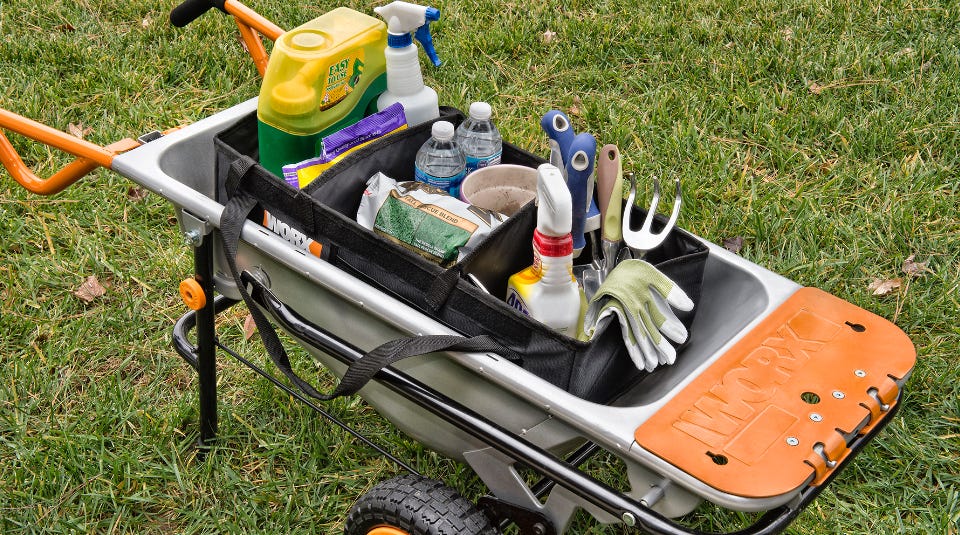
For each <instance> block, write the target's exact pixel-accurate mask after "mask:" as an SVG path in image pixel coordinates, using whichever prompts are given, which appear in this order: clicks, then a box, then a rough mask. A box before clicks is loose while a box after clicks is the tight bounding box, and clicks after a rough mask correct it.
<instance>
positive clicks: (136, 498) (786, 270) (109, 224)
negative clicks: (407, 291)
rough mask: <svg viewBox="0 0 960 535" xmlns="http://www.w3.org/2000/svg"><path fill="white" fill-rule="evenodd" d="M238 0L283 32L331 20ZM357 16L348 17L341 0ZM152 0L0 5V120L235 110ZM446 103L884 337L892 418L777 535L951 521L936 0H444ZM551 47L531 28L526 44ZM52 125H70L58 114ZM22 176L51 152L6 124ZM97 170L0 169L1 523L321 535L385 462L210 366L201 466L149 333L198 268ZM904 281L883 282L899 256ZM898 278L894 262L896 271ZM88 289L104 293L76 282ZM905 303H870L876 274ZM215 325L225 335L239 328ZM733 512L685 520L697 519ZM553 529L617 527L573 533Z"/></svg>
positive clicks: (232, 55)
mask: <svg viewBox="0 0 960 535" xmlns="http://www.w3.org/2000/svg"><path fill="white" fill-rule="evenodd" d="M279 4H280V3H279V2H265V1H262V0H257V1H251V2H250V3H249V5H250V6H251V7H253V8H254V9H256V10H258V11H259V12H261V13H262V14H263V15H265V16H267V17H268V18H270V19H271V20H273V21H275V22H276V23H277V24H279V25H280V26H281V27H284V28H292V27H294V26H296V25H298V24H300V23H302V22H305V21H307V20H309V19H310V18H313V17H314V16H317V15H319V14H320V13H322V12H324V11H326V10H328V9H330V8H332V7H335V6H336V5H337V4H333V3H329V2H325V1H321V2H319V3H318V2H306V3H286V4H285V5H283V6H281V5H279ZM348 5H350V6H351V7H354V8H357V9H359V10H361V11H365V12H370V11H371V8H372V4H371V5H368V4H365V3H359V2H351V3H348ZM172 6H173V3H172V2H168V1H164V2H159V1H157V0H146V1H142V2H102V1H100V0H90V1H81V2H65V1H60V0H54V1H52V2H38V1H35V0H0V107H2V108H5V109H8V110H10V111H13V112H16V113H19V114H22V115H26V116H28V117H31V118H33V119H36V120H38V121H41V122H43V123H46V124H49V125H51V126H53V127H56V128H58V129H61V130H71V129H72V130H75V131H78V132H82V133H83V134H84V136H85V137H86V139H89V140H92V141H94V142H96V143H101V144H108V143H111V142H113V141H115V140H117V139H120V138H123V137H131V136H132V137H135V136H137V135H139V134H141V133H144V132H147V131H150V130H153V129H164V128H167V127H170V126H175V125H181V124H188V123H191V122H193V121H196V120H198V119H200V118H203V117H205V116H208V115H210V114H212V113H214V112H216V111H218V110H222V109H224V108H227V107H229V106H231V105H233V104H236V103H238V102H241V101H243V100H246V99H248V98H250V97H253V96H255V95H256V94H257V91H258V83H259V77H258V75H257V73H256V70H255V68H254V67H253V64H252V62H251V61H250V60H249V58H248V57H247V56H246V55H245V54H244V52H243V50H242V49H241V46H240V43H239V41H238V39H237V37H236V31H235V27H234V25H233V22H232V21H231V20H229V19H227V18H225V17H222V16H219V15H218V14H216V13H211V14H208V15H207V16H205V17H204V18H202V19H201V20H199V21H198V22H197V23H195V24H194V25H191V26H190V27H188V28H187V29H184V30H178V29H174V28H172V27H170V25H169V23H168V22H167V14H168V13H169V10H170V8H171V7H172ZM437 7H440V8H441V10H442V13H443V19H442V20H441V22H440V23H437V24H435V25H434V26H433V28H434V37H435V41H436V44H437V48H438V51H439V53H440V55H441V58H442V59H443V60H444V62H445V64H444V65H443V67H441V68H440V69H439V70H434V69H429V70H427V75H428V81H429V83H430V84H431V85H432V86H433V87H434V88H436V89H437V91H438V93H439V94H440V99H441V102H442V103H444V104H449V105H454V106H457V107H460V108H461V109H466V108H467V107H468V106H469V103H470V102H471V101H473V100H487V101H488V102H490V103H491V104H492V105H493V108H494V110H495V119H496V120H497V122H498V125H499V126H500V128H501V130H502V131H503V132H504V135H505V137H506V138H507V139H508V140H510V141H512V142H514V143H516V144H518V145H521V146H523V147H526V148H528V149H530V150H533V151H535V152H538V153H540V154H546V151H547V144H546V140H545V137H544V136H543V134H542V132H541V131H540V129H539V122H538V121H539V117H540V115H541V114H542V113H544V112H545V111H546V110H548V109H550V108H559V109H563V110H565V111H567V112H568V114H569V115H570V116H571V118H572V119H573V122H574V126H575V128H576V129H577V130H578V131H590V132H593V133H595V134H596V135H597V136H598V138H599V139H600V141H601V143H617V144H618V145H619V147H620V149H621V152H622V154H623V157H624V158H625V160H626V167H627V168H628V169H630V170H634V171H636V172H637V173H638V175H639V176H646V175H650V174H654V173H655V174H658V175H660V176H663V177H679V178H681V180H682V181H683V184H684V191H685V193H686V197H685V201H684V211H683V214H682V216H681V219H680V225H681V226H683V227H684V228H687V229H689V230H691V231H692V232H694V233H696V234H698V235H700V236H703V237H704V238H707V239H709V240H711V241H714V242H717V243H720V242H722V241H723V240H724V239H728V238H742V240H743V247H742V249H741V250H740V254H741V255H743V256H745V257H746V258H748V259H750V260H751V261H754V262H756V263H758V264H760V265H762V266H765V267H767V268H769V269H771V270H773V271H775V272H778V273H780V274H783V275H784V276H786V277H788V278H790V279H793V280H795V281H797V282H799V283H801V284H804V285H809V286H816V287H820V288H823V289H825V290H827V291H829V292H831V293H833V294H835V295H837V296H839V297H841V298H843V299H845V300H848V301H850V302H852V303H854V304H856V305H858V306H861V307H863V308H865V309H867V310H870V311H872V312H875V313H877V314H879V315H881V316H883V317H885V318H887V319H890V320H892V321H894V322H895V323H896V324H897V325H898V326H899V327H900V328H902V329H903V330H904V331H905V332H906V333H907V334H908V335H909V336H910V337H911V338H912V340H913V341H914V343H915V344H916V347H917V351H918V361H917V367H916V370H915V372H914V375H913V377H912V379H911V380H910V382H909V383H908V385H907V393H906V395H905V398H904V400H903V405H902V408H901V411H900V412H899V414H898V415H897V416H896V418H895V419H894V420H893V421H892V422H891V423H890V425H889V426H888V427H887V429H886V430H884V432H883V433H882V434H881V435H880V436H879V438H878V439H877V440H876V441H875V442H874V443H873V444H872V445H870V446H869V447H868V448H867V449H866V450H865V451H864V452H863V454H862V455H861V456H860V457H858V458H857V460H856V462H855V464H853V465H852V466H851V467H850V468H849V469H848V470H846V471H845V472H844V473H843V474H842V475H841V476H840V477H839V478H838V479H837V480H836V481H835V482H834V483H833V484H832V485H830V486H829V487H828V489H827V490H826V491H825V492H824V493H823V494H822V495H821V496H820V497H819V498H818V499H817V500H816V501H815V502H814V503H813V505H812V506H811V507H809V508H808V509H807V510H806V511H805V512H804V513H803V514H802V515H801V516H800V517H799V518H798V519H797V520H796V522H795V523H794V524H793V525H792V526H791V528H790V532H791V533H798V534H800V533H802V534H815V533H816V534H828V533H830V534H832V533H857V534H861V533H862V534H880V533H916V534H928V533H930V534H934V533H935V534H951V535H956V534H958V533H960V528H958V525H960V386H958V385H960V364H958V362H960V327H958V319H960V318H958V316H960V315H958V305H960V297H958V287H960V246H958V242H960V240H958V238H960V201H958V193H960V191H958V174H960V151H958V147H960V7H958V5H957V4H956V3H955V2H950V1H946V0H939V1H935V0H915V1H907V0H898V1H887V0H879V1H873V2H865V1H862V0H852V1H839V0H786V1H772V0H745V1H742V2H738V1H733V0H686V1H682V2H681V1H676V0H666V1H662V2H646V3H631V2H627V3H624V2H610V1H606V0H601V1H598V2H579V1H575V2H566V3H561V2H554V1H547V2H492V1H486V0H484V1H481V2H477V3H445V4H440V5H439V6H437ZM548 32H550V34H551V35H552V39H546V38H545V33H548ZM71 125H72V127H71ZM12 140H13V141H14V144H15V145H16V147H17V148H18V150H19V151H20V152H21V154H22V155H23V156H24V159H25V160H27V161H28V163H30V164H31V165H35V166H36V167H37V168H38V169H39V171H40V173H41V174H44V175H47V174H50V173H51V172H52V171H53V170H55V169H57V168H58V167H59V166H60V165H63V164H64V163H66V162H67V161H68V159H67V158H65V157H64V156H62V155H61V154H59V153H56V152H52V151H49V150H48V149H46V148H45V147H43V146H40V145H38V144H35V143H32V142H28V141H26V140H24V139H23V138H21V137H16V136H13V137H12ZM133 186H134V185H133V183H131V182H129V181H128V180H126V179H124V178H123V177H121V176H118V175H116V174H114V173H111V172H109V171H105V170H100V171H97V172H95V173H94V174H93V175H91V176H90V177H88V178H87V179H85V180H84V181H82V182H81V183H79V184H78V185H76V186H74V187H72V188H70V189H68V190H67V191H65V192H63V193H60V194H58V195H55V196H53V197H49V198H45V197H39V196H36V195H32V194H29V193H27V192H26V191H24V190H22V189H21V188H20V187H19V186H18V185H17V184H16V183H15V182H14V181H13V180H12V179H11V178H10V177H9V175H8V174H7V173H6V172H3V171H0V233H2V236H3V238H2V239H0V532H2V533H33V532H45V533H46V532H51V533H55V532H69V533H76V532H80V533H114V532H117V533H119V532H123V533H221V532H229V533H293V532H297V533H308V532H313V533H337V532H338V530H339V529H341V526H342V519H343V517H344V515H345V513H346V511H347V510H348V509H349V507H350V506H351V504H352V503H353V501H354V500H355V499H356V497H357V496H359V495H360V494H362V493H363V492H364V491H365V490H366V489H368V488H369V487H370V486H371V485H373V484H375V483H376V482H377V481H380V480H382V479H385V478H388V477H390V476H392V475H395V474H397V473H398V469H397V468H396V467H395V466H393V465H391V464H390V463H389V462H387V461H385V460H383V459H381V458H380V457H379V456H378V455H377V454H375V453H373V452H371V451H369V450H366V449H364V448H361V447H354V446H353V445H352V443H351V440H350V439H349V437H348V436H347V435H346V434H345V433H343V432H341V431H339V430H337V429H335V428H332V427H331V426H329V425H327V424H326V423H325V422H324V421H323V420H321V419H320V418H318V417H316V416H314V415H313V414H311V413H310V412H309V410H307V409H305V408H303V407H301V406H299V405H298V404H294V403H293V402H292V401H291V400H290V399H289V398H287V397H286V396H284V395H282V394H281V393H279V392H277V391H276V390H274V389H272V388H271V387H270V386H269V384H268V383H267V382H266V381H265V380H262V379H259V378H257V377H256V376H254V375H253V374H252V373H251V372H250V371H248V370H247V369H245V368H243V367H242V366H240V365H238V364H237V363H235V362H233V361H232V360H228V359H221V362H220V366H221V370H220V374H221V375H220V378H221V379H220V381H221V383H220V384H221V386H220V395H221V413H220V431H221V441H220V442H219V443H218V445H217V447H216V448H215V449H214V453H213V455H212V456H210V457H209V459H208V460H206V461H205V462H200V461H198V459H197V458H196V455H195V451H194V449H193V448H192V444H193V442H194V441H195V439H196V436H197V432H198V427H197V409H196V405H197V400H196V388H195V381H194V377H193V374H192V371H191V370H190V369H189V368H188V367H187V366H186V365H185V364H184V363H183V362H182V361H181V360H180V358H179V357H178V356H177V355H176V353H175V352H174V351H173V349H172V348H171V347H170V344H169V337H170V328H171V327H172V324H173V322H174V321H175V320H176V319H177V318H178V317H179V316H180V315H181V314H182V313H183V312H184V310H185V308H184V306H183V304H182V303H181V302H180V298H179V296H178V295H177V285H178V283H179V281H180V280H181V279H182V278H184V277H185V276H188V275H189V274H190V273H191V272H192V257H191V255H190V251H189V249H188V248H187V247H186V246H184V245H183V244H182V242H181V240H180V237H179V231H178V227H177V225H176V221H175V220H174V219H173V217H172V216H173V210H172V208H171V207H170V206H169V205H168V204H167V202H166V201H165V200H164V199H163V198H161V197H159V196H157V195H153V194H150V195H146V196H142V195H140V193H139V192H138V191H136V190H135V189H133ZM910 257H913V258H912V260H913V261H915V262H924V263H926V264H925V265H926V267H927V269H926V270H919V271H912V270H910V269H908V270H907V271H911V273H905V272H904V265H905V261H907V260H908V258H910ZM908 267H909V264H908ZM88 276H95V277H96V278H97V279H98V280H99V281H100V283H101V284H102V285H103V286H104V287H105V288H106V294H105V295H104V296H102V297H100V298H98V299H96V300H94V301H93V302H92V303H85V302H84V301H82V300H81V299H79V298H78V297H77V296H75V295H74V291H75V290H77V289H78V288H79V287H80V285H81V284H82V283H83V281H84V280H85V279H86V278H87V277H88ZM876 280H879V281H897V282H899V287H896V288H892V290H891V291H890V292H889V293H886V294H885V295H874V291H873V290H872V289H871V283H873V282H874V281H876ZM240 308H241V307H237V308H236V309H235V310H231V311H230V312H228V313H226V314H224V315H223V316H221V317H220V319H219V322H220V327H219V328H220V332H221V336H222V337H223V339H224V340H225V341H227V342H228V343H230V344H232V345H235V346H237V347H238V348H239V349H240V350H241V351H242V352H244V353H245V354H247V355H254V356H257V358H260V357H259V354H260V353H259V352H260V345H259V342H257V341H256V339H253V340H251V341H249V342H247V341H244V340H243V336H242V333H243V320H244V316H245V312H244V311H243V310H241V309H240ZM331 412H333V413H335V414H337V415H338V416H340V417H343V418H345V419H347V420H348V421H349V422H350V423H351V424H353V425H355V426H357V427H358V428H360V429H362V430H363V431H364V432H366V433H368V434H369V435H371V436H372V437H374V438H375V439H376V440H377V441H379V442H382V443H384V444H386V445H387V448H388V449H389V450H390V451H392V452H394V453H396V454H397V455H399V456H401V457H403V458H404V459H408V460H410V462H412V463H414V464H415V466H417V468H418V469H420V470H422V471H423V472H425V473H426V474H429V475H431V476H434V477H437V478H440V479H443V480H445V481H447V482H448V483H450V484H452V485H454V486H455V487H457V488H459V489H460V490H461V491H463V492H464V493H465V494H467V495H470V496H476V495H477V494H478V493H479V492H481V491H482V489H481V488H480V485H479V483H478V482H477V480H476V478H475V477H474V476H473V475H471V473H470V472H469V471H468V470H467V469H465V468H463V467H462V466H460V465H458V464H456V463H453V462H451V461H449V460H445V459H442V458H440V457H439V456H437V455H436V454H434V453H432V452H429V451H426V450H424V449H423V448H421V447H420V446H419V445H418V444H416V443H415V442H413V441H412V440H410V439H408V438H406V437H404V436H403V435H401V434H400V433H399V432H398V431H396V430H394V429H392V427H391V426H390V425H389V424H386V423H384V422H383V421H382V420H381V419H380V418H379V417H378V416H377V415H376V413H375V412H374V411H373V410H372V409H370V408H369V407H367V406H365V405H364V404H363V403H362V402H360V401H358V400H356V399H346V400H342V399H341V400H338V401H336V402H334V403H332V404H331ZM737 521H739V515H733V514H729V513H725V512H722V511H714V510H709V509H707V510H705V512H704V513H703V514H702V515H700V516H699V518H698V519H697V522H699V524H698V525H699V526H701V527H702V528H704V529H708V528H709V529H731V523H733V522H737ZM571 532H572V533H621V532H622V531H621V529H620V528H614V527H603V526H599V525H597V524H594V523H590V522H587V521H586V519H578V520H577V525H576V526H575V527H574V528H573V529H572V530H571Z"/></svg>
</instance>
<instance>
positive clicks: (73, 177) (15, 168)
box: [0, 109, 140, 195]
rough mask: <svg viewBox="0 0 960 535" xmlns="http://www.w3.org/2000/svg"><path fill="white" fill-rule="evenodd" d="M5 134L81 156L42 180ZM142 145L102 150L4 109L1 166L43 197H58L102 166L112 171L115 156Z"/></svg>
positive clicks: (117, 145)
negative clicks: (7, 132) (19, 136)
mask: <svg viewBox="0 0 960 535" xmlns="http://www.w3.org/2000/svg"><path fill="white" fill-rule="evenodd" d="M3 130H11V131H13V132H17V133H19V134H22V135H24V136H26V137H29V138H31V139H33V140H36V141H39V142H40V143H43V144H45V145H49V146H51V147H54V148H57V149H60V150H62V151H64V152H68V153H70V154H73V155H74V156H77V159H76V160H74V161H73V162H71V163H69V164H67V165H66V166H65V167H64V168H63V169H61V170H60V171H58V172H57V173H55V174H54V175H53V176H51V177H50V178H47V179H42V178H39V177H38V176H37V175H35V174H34V173H33V172H32V171H31V170H30V168H29V167H27V165H26V164H24V163H23V160H22V159H21V158H20V155H19V154H17V151H16V149H14V148H13V144H11V143H10V140H9V139H7V136H6V135H5V134H4V133H3ZM139 145H140V143H139V142H137V141H134V140H132V139H124V140H121V141H119V142H117V143H114V144H112V145H110V146H107V147H101V146H100V145H96V144H94V143H90V142H89V141H84V140H82V139H80V138H77V137H74V136H71V135H69V134H66V133H64V132H61V131H59V130H56V129H54V128H50V127H49V126H46V125H44V124H41V123H38V122H36V121H32V120H30V119H27V118H26V117H22V116H20V115H17V114H15V113H11V112H9V111H7V110H4V109H0V163H2V164H3V166H4V167H5V168H6V169H7V171H9V172H10V174H11V175H12V176H13V178H14V180H16V181H17V182H19V183H20V185H21V186H23V187H24V188H26V189H28V190H29V191H31V192H33V193H37V194H40V195H53V194H54V193H58V192H60V191H62V190H63V189H64V188H66V187H67V186H69V185H70V184H73V183H74V182H76V181H77V180H79V179H81V178H82V177H83V176H84V175H86V174H87V173H89V172H90V171H93V170H94V169H96V168H97V167H98V166H103V167H110V164H112V163H113V157H114V156H116V155H117V154H119V153H121V152H124V151H127V150H130V149H132V148H135V147H137V146H139Z"/></svg>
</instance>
